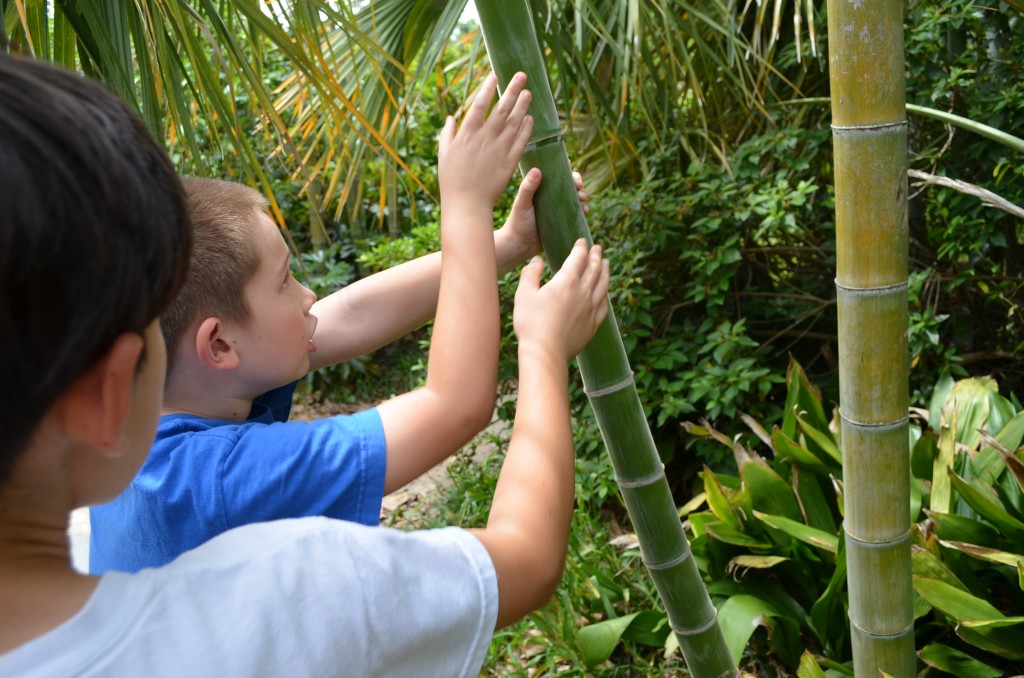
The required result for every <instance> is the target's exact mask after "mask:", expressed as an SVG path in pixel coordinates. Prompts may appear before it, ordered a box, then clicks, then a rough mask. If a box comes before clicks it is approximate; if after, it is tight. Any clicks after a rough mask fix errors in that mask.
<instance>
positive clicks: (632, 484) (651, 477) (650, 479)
mask: <svg viewBox="0 0 1024 678" xmlns="http://www.w3.org/2000/svg"><path fill="white" fill-rule="evenodd" d="M664 477H665V464H661V468H659V469H658V470H657V471H655V472H654V473H650V474H648V475H646V476H644V477H642V478H636V479H634V480H623V479H621V478H619V477H617V476H616V478H615V482H616V483H617V484H618V486H619V487H624V488H626V489H630V490H631V489H634V488H637V487H647V486H648V485H653V484H654V483H656V482H658V481H659V480H661V479H662V478H664Z"/></svg>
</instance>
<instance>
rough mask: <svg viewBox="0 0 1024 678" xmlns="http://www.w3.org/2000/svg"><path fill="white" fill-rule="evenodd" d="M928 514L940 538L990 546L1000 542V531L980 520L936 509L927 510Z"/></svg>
mask: <svg viewBox="0 0 1024 678" xmlns="http://www.w3.org/2000/svg"><path fill="white" fill-rule="evenodd" d="M926 514H927V515H928V518H929V519H930V520H931V521H932V529H933V531H934V532H935V535H936V536H937V537H939V538H940V539H945V540H947V541H963V542H968V543H970V544H978V545H980V546H988V547H995V545H996V544H997V543H998V542H999V532H998V531H997V530H995V529H994V528H993V527H992V526H991V525H988V524H986V523H983V522H981V521H980V520H975V519H974V518H967V517H965V516H958V515H956V514H953V513H939V512H936V511H926Z"/></svg>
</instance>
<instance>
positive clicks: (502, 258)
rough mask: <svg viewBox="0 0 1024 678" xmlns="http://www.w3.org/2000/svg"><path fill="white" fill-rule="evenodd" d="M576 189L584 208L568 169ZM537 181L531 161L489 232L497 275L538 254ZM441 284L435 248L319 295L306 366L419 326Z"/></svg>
mask: <svg viewBox="0 0 1024 678" xmlns="http://www.w3.org/2000/svg"><path fill="white" fill-rule="evenodd" d="M573 180H574V181H575V183H576V191H577V194H578V196H579V199H580V201H581V202H582V203H583V209H584V211H586V210H587V209H588V206H587V204H586V203H587V194H586V193H585V192H584V191H583V177H582V176H580V174H579V173H578V172H574V173H573ZM540 183H541V172H540V170H539V169H537V168H536V167H535V168H533V169H531V170H530V171H529V172H527V174H526V176H524V177H523V180H522V182H520V184H519V191H518V192H517V193H516V197H515V201H514V202H513V203H512V209H511V210H510V212H509V215H508V219H506V220H505V223H504V224H503V225H502V227H501V228H499V229H498V230H497V231H495V232H494V254H495V259H496V263H497V265H498V275H499V276H503V275H505V274H506V273H508V272H510V271H512V270H514V269H515V268H517V267H518V266H519V265H521V264H523V263H525V262H526V261H527V260H528V259H529V258H530V257H532V256H534V255H536V254H540V252H541V243H540V236H539V235H538V233H537V219H536V215H535V214H534V211H533V196H534V194H535V193H536V192H537V189H538V188H539V187H540ZM440 285H441V253H440V252H432V253H430V254H426V255H424V256H422V257H418V258H416V259H413V260H412V261H407V262H404V263H401V264H398V265H397V266H392V267H391V268H388V269H386V270H383V271H379V272H377V273H374V274H373V275H370V276H367V277H365V278H361V279H360V280H357V281H356V282H354V283H352V284H351V285H346V286H345V287H343V288H342V289H340V290H338V291H337V292H335V293H333V294H331V295H328V296H326V297H324V298H323V299H320V300H319V301H317V302H316V303H315V304H314V305H313V309H312V311H311V313H312V314H313V315H315V316H316V317H317V318H318V320H319V322H318V323H317V326H316V334H315V335H314V338H315V340H316V343H317V350H316V353H311V354H310V356H309V359H310V370H315V369H319V368H321V367H324V366H327V365H334V364H336V363H340V362H342V361H345V360H351V359H352V358H355V357H358V356H361V355H366V354H367V353H370V352H372V351H376V350H377V349H379V348H381V347H383V346H386V345H388V344H390V343H391V342H393V341H396V340H397V339H400V338H402V337H404V336H405V335H407V334H409V333H410V332H412V331H413V330H416V329H418V328H419V327H422V326H423V325H424V324H425V323H426V322H427V321H429V320H430V319H431V318H433V317H434V314H435V313H436V312H437V296H438V291H439V289H440Z"/></svg>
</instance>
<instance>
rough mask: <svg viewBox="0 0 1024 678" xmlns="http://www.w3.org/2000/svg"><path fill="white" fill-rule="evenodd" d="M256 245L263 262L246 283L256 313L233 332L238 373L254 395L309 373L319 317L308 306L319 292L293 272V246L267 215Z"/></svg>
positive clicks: (256, 232) (255, 238)
mask: <svg viewBox="0 0 1024 678" xmlns="http://www.w3.org/2000/svg"><path fill="white" fill-rule="evenodd" d="M253 246H254V248H255V250H256V256H257V257H258V259H259V262H260V263H259V268H258V269H257V270H256V275H254V276H253V277H252V280H250V281H249V283H248V284H247V285H246V286H245V296H246V302H247V303H248V305H249V309H250V311H251V313H250V316H249V320H248V321H247V322H246V323H244V324H243V326H242V327H238V328H235V331H234V336H235V337H236V346H235V349H236V350H237V351H238V355H239V358H240V361H241V362H240V364H239V370H240V372H239V374H240V375H241V376H242V377H243V380H244V382H245V383H246V384H247V385H248V386H250V387H251V389H252V392H253V394H254V396H253V397H255V395H259V394H261V393H264V392H266V391H269V390H270V389H272V388H277V387H278V386H283V385H285V384H288V383H290V382H292V381H294V380H296V379H298V378H300V377H302V376H304V375H305V374H306V373H307V372H309V353H310V351H315V350H316V344H315V343H313V330H314V329H316V316H314V315H310V313H309V310H310V308H312V306H313V302H314V301H316V295H315V294H314V293H313V292H312V291H311V290H310V289H308V288H307V287H305V286H303V285H301V284H299V282H298V281H297V280H295V278H294V277H293V276H292V274H291V269H290V268H289V266H288V254H289V252H288V246H287V245H286V244H285V242H284V238H282V237H281V233H280V231H279V230H278V228H277V226H276V225H274V222H273V221H271V219H270V217H268V216H267V215H266V214H263V213H260V214H259V217H258V218H257V221H256V224H255V226H254V229H253Z"/></svg>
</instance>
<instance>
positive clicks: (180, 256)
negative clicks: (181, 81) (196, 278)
mask: <svg viewBox="0 0 1024 678" xmlns="http://www.w3.org/2000/svg"><path fill="white" fill-rule="evenodd" d="M0 215H3V216H2V218H0V224H2V225H0V356H2V357H0V403H3V406H2V407H0V484H2V483H3V482H4V481H5V480H6V479H7V477H8V475H9V473H10V471H11V468H12V466H13V465H14V462H15V460H16V459H17V457H18V455H19V454H20V453H21V452H22V451H23V450H24V449H25V447H26V445H27V443H28V441H29V440H30V438H31V436H32V434H33V432H34V431H35V429H36V427H37V426H38V425H39V423H40V421H41V420H42V418H43V417H44V416H45V414H46V412H47V411H48V410H49V408H50V407H51V406H52V405H53V403H54V402H55V400H56V399H57V398H58V396H60V395H61V394H62V393H63V392H64V391H66V390H67V389H68V387H69V386H70V385H71V383H72V382H73V381H74V380H75V379H76V378H78V377H79V376H80V375H81V374H82V373H84V372H85V371H86V370H87V369H88V368H89V367H91V366H92V365H93V364H94V363H95V362H96V360H98V359H99V358H100V357H101V356H102V355H103V354H104V352H105V351H106V350H108V349H109V348H110V346H111V344H112V343H113V341H114V339H115V338H116V337H117V336H119V335H120V334H123V333H125V332H138V333H140V334H141V333H142V331H143V330H144V329H145V328H146V327H147V326H148V325H149V324H150V323H151V322H152V321H153V320H154V319H155V318H156V316H157V315H158V313H159V312H160V311H161V309H162V308H163V307H164V305H165V304H166V303H167V302H168V301H169V300H170V299H171V298H173V296H174V294H175V292H176V291H177V289H178V287H179V285H180V284H181V282H182V281H183V280H184V277H185V272H186V269H187V266H188V252H189V249H190V247H191V244H192V229H191V225H190V222H189V219H188V212H187V208H186V204H185V199H184V195H183V193H182V190H181V185H180V183H179V181H178V177H177V176H176V174H175V172H174V168H173V166H172V165H171V162H170V160H169V158H168V157H167V155H166V153H165V152H164V151H163V149H162V148H161V147H160V146H159V145H158V144H157V143H156V142H155V141H154V139H153V137H152V136H151V135H150V133H149V131H148V130H147V129H146V126H145V124H144V123H143V122H142V120H141V119H140V118H139V117H138V116H137V115H136V114H135V113H134V112H133V111H132V110H131V109H130V108H129V107H128V106H126V105H125V104H124V103H122V102H121V101H120V100H118V99H117V97H116V96H115V95H114V94H113V93H111V92H110V91H109V90H107V89H106V88H104V87H103V86H101V85H100V84H98V83H96V82H94V81H92V80H89V79H87V78H84V77H82V76H80V75H78V74H75V73H72V72H70V71H66V70H63V69H59V68H57V67H54V66H50V65H47V64H45V63H43V62H39V61H35V60H33V59H29V58H17V57H11V56H7V55H3V54H0Z"/></svg>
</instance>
